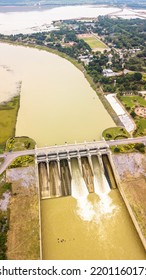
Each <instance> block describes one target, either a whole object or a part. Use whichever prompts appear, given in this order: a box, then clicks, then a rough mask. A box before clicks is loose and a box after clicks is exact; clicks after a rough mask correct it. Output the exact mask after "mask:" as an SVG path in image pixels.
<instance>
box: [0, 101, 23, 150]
mask: <svg viewBox="0 0 146 280" xmlns="http://www.w3.org/2000/svg"><path fill="white" fill-rule="evenodd" d="M19 101H20V97H19V96H15V97H13V98H12V99H11V100H10V101H8V102H3V103H1V104H0V131H1V133H0V152H2V151H3V150H4V148H5V143H6V141H7V139H8V138H10V137H12V136H14V134H15V125H16V119H17V113H18V109H19Z"/></svg>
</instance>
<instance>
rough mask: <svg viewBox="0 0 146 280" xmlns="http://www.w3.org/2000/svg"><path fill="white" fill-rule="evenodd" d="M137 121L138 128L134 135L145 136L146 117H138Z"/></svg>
mask: <svg viewBox="0 0 146 280" xmlns="http://www.w3.org/2000/svg"><path fill="white" fill-rule="evenodd" d="M135 123H136V130H135V132H134V136H135V137H138V136H143V135H146V119H141V118H139V117H136V119H135Z"/></svg>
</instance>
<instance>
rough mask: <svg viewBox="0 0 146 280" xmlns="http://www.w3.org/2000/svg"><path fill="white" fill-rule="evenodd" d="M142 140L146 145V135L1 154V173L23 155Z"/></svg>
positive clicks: (102, 146)
mask: <svg viewBox="0 0 146 280" xmlns="http://www.w3.org/2000/svg"><path fill="white" fill-rule="evenodd" d="M139 142H142V143H144V144H145V145H146V136H144V137H137V138H126V139H119V140H110V141H105V140H102V141H93V142H84V143H75V144H66V145H59V146H57V145H56V146H49V147H43V148H36V149H34V150H25V151H16V152H8V153H4V154H2V155H0V158H4V163H2V165H1V166H0V174H1V173H3V172H4V170H5V169H6V168H7V167H8V166H9V165H10V163H11V162H12V161H13V160H14V159H15V158H17V157H19V156H23V155H35V154H37V155H39V154H49V153H53V152H54V153H56V152H57V153H58V152H64V151H71V150H82V149H92V148H99V149H100V148H105V147H110V146H115V145H122V144H130V143H139Z"/></svg>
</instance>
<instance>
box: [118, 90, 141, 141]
mask: <svg viewBox="0 0 146 280" xmlns="http://www.w3.org/2000/svg"><path fill="white" fill-rule="evenodd" d="M119 99H120V101H121V102H122V104H123V105H124V106H125V108H126V110H127V111H128V112H129V113H130V115H131V116H132V117H133V118H134V121H135V124H136V130H135V131H134V136H135V137H137V136H143V135H146V119H145V118H143V117H141V116H138V115H136V113H135V111H134V110H135V108H136V107H139V106H141V107H146V99H145V98H143V97H141V96H137V95H134V96H120V97H119Z"/></svg>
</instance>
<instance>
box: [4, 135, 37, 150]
mask: <svg viewBox="0 0 146 280" xmlns="http://www.w3.org/2000/svg"><path fill="white" fill-rule="evenodd" d="M35 144H36V143H35V141H34V140H33V139H31V138H29V137H24V136H22V137H11V138H9V139H8V140H7V143H6V151H21V150H32V149H34V148H35Z"/></svg>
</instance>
